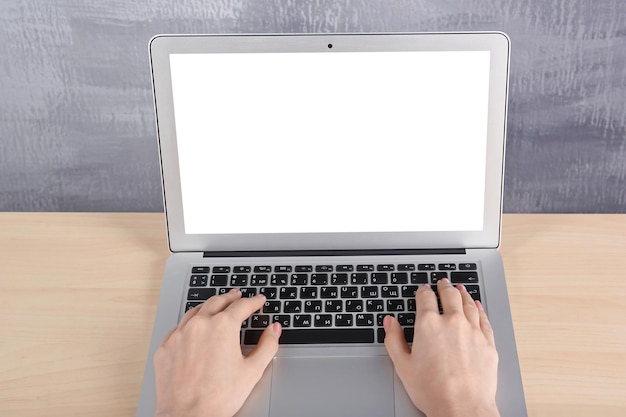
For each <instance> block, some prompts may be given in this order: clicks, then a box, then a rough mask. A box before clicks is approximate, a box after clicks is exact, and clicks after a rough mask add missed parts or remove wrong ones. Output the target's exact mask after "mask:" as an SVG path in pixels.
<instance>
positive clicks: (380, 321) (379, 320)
mask: <svg viewBox="0 0 626 417" xmlns="http://www.w3.org/2000/svg"><path fill="white" fill-rule="evenodd" d="M387 316H391V317H395V316H396V315H395V314H393V313H383V314H376V324H377V325H378V326H380V327H382V326H383V320H384V318H385V317H387Z"/></svg>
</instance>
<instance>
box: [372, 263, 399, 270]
mask: <svg viewBox="0 0 626 417" xmlns="http://www.w3.org/2000/svg"><path fill="white" fill-rule="evenodd" d="M376 270H377V271H395V270H396V267H395V266H394V265H391V264H384V265H376Z"/></svg>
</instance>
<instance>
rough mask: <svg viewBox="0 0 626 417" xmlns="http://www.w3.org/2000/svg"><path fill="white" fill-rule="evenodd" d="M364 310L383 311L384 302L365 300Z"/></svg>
mask: <svg viewBox="0 0 626 417" xmlns="http://www.w3.org/2000/svg"><path fill="white" fill-rule="evenodd" d="M365 311H369V312H374V311H385V303H384V301H383V300H367V301H366V302H365Z"/></svg>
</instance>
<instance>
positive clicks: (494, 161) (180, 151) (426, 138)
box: [137, 33, 527, 417]
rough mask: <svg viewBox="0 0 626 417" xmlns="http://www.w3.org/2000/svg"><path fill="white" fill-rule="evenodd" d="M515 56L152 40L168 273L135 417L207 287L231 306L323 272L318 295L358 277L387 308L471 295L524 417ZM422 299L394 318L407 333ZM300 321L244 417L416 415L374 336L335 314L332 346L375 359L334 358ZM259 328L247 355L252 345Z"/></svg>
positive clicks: (289, 41) (304, 42)
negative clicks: (444, 292) (433, 294)
mask: <svg viewBox="0 0 626 417" xmlns="http://www.w3.org/2000/svg"><path fill="white" fill-rule="evenodd" d="M509 49H510V44H509V39H508V37H507V36H506V35H505V34H503V33H436V34H427V33H410V34H409V33H402V34H325V35H159V36H156V37H154V38H153V39H152V40H151V41H150V58H151V65H152V76H153V86H154V95H155V107H156V114H157V127H158V138H159V150H160V157H161V167H162V179H163V188H164V201H165V210H166V217H167V232H168V241H169V246H170V250H171V252H172V254H171V256H170V258H169V259H168V262H167V266H166V269H165V274H164V278H163V286H162V289H161V296H160V299H159V305H158V310H157V315H156V320H155V325H154V330H153V333H152V339H151V343H150V351H149V355H148V360H147V365H146V370H145V375H144V380H143V386H142V390H141V397H140V400H139V405H138V409H137V416H140V417H148V416H153V415H154V410H155V386H154V368H153V355H154V352H155V350H156V349H157V348H158V346H159V345H160V343H161V341H162V339H163V337H164V336H165V335H166V333H167V332H168V331H169V330H170V329H172V328H173V327H174V326H175V325H176V324H177V322H178V321H179V320H180V319H181V318H182V316H183V315H184V313H185V311H186V309H188V308H189V307H190V306H192V305H195V304H196V303H198V302H200V301H201V300H202V298H203V297H204V298H206V291H213V290H209V289H207V288H208V287H210V286H211V285H212V284H213V283H215V284H216V285H218V286H217V287H216V288H215V291H217V292H219V291H220V288H221V287H219V285H222V287H224V285H226V286H231V285H232V284H233V282H232V281H230V280H231V279H234V277H233V275H234V274H233V273H234V271H235V270H239V271H240V272H242V271H243V272H249V274H242V275H246V279H248V276H252V275H253V274H254V272H255V270H254V268H255V267H259V266H260V267H261V268H262V269H260V270H259V271H261V272H263V271H267V272H268V273H267V274H266V275H267V276H268V277H272V278H271V279H274V277H275V276H277V274H275V273H276V271H279V270H280V271H283V272H285V271H289V273H288V274H287V279H295V278H292V277H295V276H296V275H295V274H293V275H292V274H291V273H292V272H294V270H293V268H301V271H302V270H304V271H305V272H307V270H306V268H310V269H309V270H308V272H309V274H308V275H307V276H306V277H305V278H304V279H305V280H311V281H313V280H315V279H317V278H319V277H318V276H316V277H314V278H311V277H312V275H311V274H315V273H316V272H320V274H319V276H323V275H325V276H326V277H325V278H324V279H325V280H326V279H335V278H336V277H338V276H339V275H340V274H341V273H340V272H339V271H340V270H342V271H346V275H348V277H349V278H348V279H350V280H352V279H353V278H352V277H358V276H357V275H352V274H357V273H358V271H360V272H361V274H362V276H364V277H366V279H367V280H371V281H368V284H370V287H372V288H373V287H376V288H375V292H378V291H380V292H385V291H389V290H390V289H391V288H394V285H393V284H395V283H398V284H399V285H397V286H396V287H397V288H396V291H399V290H400V289H401V291H402V292H403V293H404V292H406V291H409V290H410V289H411V288H415V287H410V286H409V285H410V284H414V283H416V282H418V281H417V280H419V279H421V278H420V277H426V278H425V279H427V280H428V282H431V283H432V282H434V281H435V280H436V277H439V276H441V275H437V274H445V275H446V276H448V275H447V274H448V273H450V274H451V275H452V277H466V278H468V279H470V280H472V282H474V283H475V284H476V289H475V294H474V295H475V297H477V298H480V299H481V301H482V303H483V305H484V307H485V310H486V311H487V313H488V315H489V318H490V321H491V324H492V326H493V329H494V333H495V337H496V343H497V348H498V352H499V356H500V364H499V371H498V372H499V374H498V393H497V402H498V407H499V409H500V412H501V414H502V415H503V416H526V415H527V414H526V406H525V402H524V395H523V390H522V382H521V376H520V370H519V363H518V357H517V351H516V346H515V340H514V334H513V326H512V322H511V314H510V307H509V300H508V294H507V289H506V283H505V277H504V270H503V265H502V260H501V256H500V254H499V252H498V247H499V243H500V225H501V212H502V187H503V168H504V143H505V134H506V106H507V82H508V68H509ZM350 268H352V270H350ZM357 268H358V270H357ZM369 268H372V270H370V269H369ZM468 268H469V269H470V271H469V272H467V269H468ZM363 269H365V270H363ZM198 271H199V272H198ZM324 271H325V272H324ZM400 271H403V272H400ZM204 272H206V273H204ZM216 272H219V273H216ZM374 274H379V275H376V276H374ZM304 275H306V273H305V274H302V276H304ZM203 276H204V277H203ZM218 276H219V277H221V278H223V279H224V280H226V281H224V282H226V284H224V283H222V284H217V280H218V278H219V277H218ZM260 276H262V274H259V277H260ZM216 277H218V278H216ZM379 277H383V278H384V279H385V281H380V282H377V285H372V283H373V282H374V279H375V278H376V279H378V278H379ZM388 277H390V279H391V281H387V279H388ZM408 277H410V281H409V282H407V281H406V280H407V279H409V278H408ZM414 278H415V281H413V279H414ZM255 279H256V277H255ZM266 279H267V277H266ZM459 279H460V278H459ZM214 280H215V282H214ZM393 280H397V282H394V281H393ZM402 280H404V281H402ZM473 280H476V281H473ZM307 282H309V281H307ZM453 282H454V279H453ZM459 282H461V281H459ZM351 283H352V282H350V283H348V284H351ZM289 284H293V281H292V282H290V283H289ZM289 284H288V285H289ZM323 284H326V285H330V284H331V283H330V282H327V281H324V283H323ZM378 284H380V285H378ZM246 285H251V284H250V283H249V282H248V281H246ZM260 285H261V286H263V285H265V286H268V285H269V284H268V283H267V281H262V284H260ZM383 286H384V288H383ZM205 287H206V288H205ZM320 289H321V287H320ZM336 289H337V290H339V289H341V290H339V291H343V287H341V285H338V286H337V287H336ZM199 290H201V291H199ZM256 290H257V289H254V288H253V289H252V291H256ZM405 290H406V291H405ZM312 291H314V293H315V294H316V295H315V299H316V300H319V301H320V305H321V303H322V302H325V301H326V300H324V299H323V298H321V296H320V295H319V294H318V292H317V291H318V290H317V289H313V290H312ZM361 291H362V289H361ZM203 294H205V295H204V296H203ZM361 294H362V293H361ZM334 295H335V297H336V298H338V299H340V300H341V298H342V296H343V292H342V294H341V295H337V294H334ZM353 295H354V294H353ZM387 295H389V294H388V293H387ZM398 296H399V295H398ZM194 297H195V298H194ZM409 298H410V297H408V296H407V298H406V300H405V301H402V302H401V303H400V304H401V306H402V307H398V310H394V313H397V315H398V317H399V316H400V315H403V317H404V319H406V317H408V316H410V313H409V305H410V302H409V301H408V299H409ZM356 299H357V300H361V301H365V302H366V304H362V303H361V302H360V301H355V302H354V303H352V302H350V303H348V301H347V300H346V301H341V302H340V304H341V306H342V307H346V306H347V305H348V304H350V306H356V305H357V303H358V305H359V306H365V305H367V306H368V307H369V303H367V300H362V299H361V297H359V296H358V294H357V297H356ZM275 300H277V301H279V303H278V304H285V301H284V300H282V298H281V297H279V296H275ZM268 301H269V300H268ZM298 301H301V300H299V298H298V299H297V301H296V303H297V302H298ZM309 301H310V300H309ZM387 303H388V301H386V300H383V301H382V302H381V304H383V305H387ZM309 304H310V303H309ZM305 305H308V304H306V303H305ZM389 305H391V304H389ZM393 305H394V306H397V304H393ZM360 308H362V307H360ZM394 308H395V307H394ZM368 311H369V310H368ZM318 312H320V313H326V311H320V310H318ZM365 312H366V311H365V310H363V313H365ZM291 313H292V314H291V316H289V317H287V319H288V321H287V324H290V325H288V326H284V330H283V337H282V338H283V339H284V338H285V332H287V336H286V340H288V341H289V340H291V341H292V342H293V344H292V343H289V344H282V345H281V347H280V349H279V351H278V353H277V355H276V357H275V358H274V360H273V362H272V363H271V364H270V366H269V367H268V368H267V370H266V372H265V374H264V376H263V378H262V380H261V381H260V382H259V384H258V385H257V386H256V388H255V389H254V391H253V392H252V395H251V396H250V397H249V399H248V401H247V402H246V404H245V405H244V407H243V408H242V410H241V411H240V412H239V414H238V415H239V416H245V417H248V416H250V417H252V416H268V415H269V416H272V417H286V416H322V415H323V416H342V417H343V416H359V417H362V416H421V415H422V414H421V413H420V412H419V411H418V410H417V409H416V408H415V407H414V406H413V404H412V403H411V402H410V400H409V398H408V396H407V394H406V392H405V391H404V388H403V387H402V385H401V383H400V381H399V379H398V378H397V376H395V374H394V371H393V367H392V364H391V361H390V359H389V357H388V356H387V353H386V351H385V348H384V345H383V344H382V343H380V341H381V340H380V337H381V330H382V328H381V326H380V325H379V324H377V323H375V322H376V319H374V320H373V321H374V323H373V324H372V326H370V327H371V331H370V330H369V328H370V327H363V328H361V327H359V326H357V324H356V321H357V320H361V322H360V325H363V323H362V319H363V318H364V317H365V316H363V315H358V311H356V312H353V313H350V314H348V315H349V316H350V318H351V320H350V321H349V322H348V323H342V326H338V323H339V318H338V317H337V314H340V313H345V311H342V312H339V313H332V314H329V315H328V316H331V317H332V320H330V321H328V322H327V323H326V325H327V326H329V327H328V328H327V329H326V330H333V331H334V330H337V331H343V330H342V329H344V330H345V329H349V330H350V331H354V334H355V335H358V337H357V339H358V338H360V337H365V339H363V340H361V339H359V340H357V341H354V340H353V341H352V342H351V343H335V340H334V339H333V340H329V339H328V338H334V337H335V336H334V335H335V334H339V333H337V332H334V333H333V331H331V332H326V330H324V331H320V332H318V333H313V334H316V335H322V336H323V337H322V336H319V337H321V339H317V338H316V337H317V336H314V337H312V339H310V340H309V342H310V343H305V342H302V340H301V339H300V338H301V337H303V336H302V335H303V334H302V332H300V330H302V329H300V328H298V329H296V328H295V320H296V318H295V315H294V314H293V311H292V312H291ZM298 313H299V314H303V313H305V312H304V311H300V310H298V311H297V312H296V314H298ZM373 316H374V314H372V316H370V317H373ZM302 317H303V316H302V315H299V316H298V320H301V319H302ZM320 317H321V315H316V314H315V313H314V314H311V315H310V321H315V323H316V325H317V321H316V319H318V318H320ZM344 317H345V316H341V318H342V319H343V318H344ZM267 318H268V319H269V320H272V317H271V314H268V315H267ZM290 320H293V322H291V321H290ZM320 324H321V323H320ZM370 324H371V323H370ZM409 324H410V323H409ZM300 325H303V322H302V321H300V322H299V326H300ZM304 325H305V326H307V325H308V326H310V327H311V328H313V327H314V326H313V324H312V323H309V321H305V322H304ZM247 326H248V327H245V328H242V348H243V350H244V352H246V351H249V350H250V349H251V347H252V346H251V345H250V344H248V343H247V342H250V340H253V339H254V334H255V332H257V331H258V329H252V328H251V327H250V324H249V323H248V324H247ZM340 327H341V328H340ZM365 329H368V330H365ZM304 330H306V329H304ZM290 331H293V333H289V332H290ZM248 332H249V335H248V336H250V340H248V339H246V338H247V337H248V336H246V334H248ZM290 338H291V339H290ZM305 338H306V337H305ZM340 338H341V337H340ZM296 339H297V342H294V340H296ZM366 339H367V340H366ZM311 340H312V341H313V342H311ZM355 340H356V339H355ZM246 341H247V342H246Z"/></svg>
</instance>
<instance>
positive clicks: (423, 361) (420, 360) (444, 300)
mask: <svg viewBox="0 0 626 417" xmlns="http://www.w3.org/2000/svg"><path fill="white" fill-rule="evenodd" d="M437 290H438V292H439V297H440V298H441V305H442V308H443V314H441V315H440V314H439V309H438V306H437V298H436V296H435V293H434V292H433V291H432V289H431V288H430V285H422V286H421V287H420V288H419V289H418V290H417V292H416V294H415V308H416V312H415V334H414V337H413V346H412V348H409V346H408V345H407V343H406V341H405V339H404V334H403V331H402V328H401V327H400V324H399V323H398V321H397V320H396V319H395V318H393V317H391V316H387V317H385V319H384V321H383V326H384V328H385V347H386V348H387V351H388V352H389V356H390V357H391V360H392V361H393V364H394V367H395V369H396V373H397V374H398V377H400V380H401V381H402V384H403V385H404V387H405V389H406V391H407V393H408V394H409V397H410V398H411V401H413V404H415V406H416V407H417V408H419V409H420V410H421V411H422V412H424V413H425V414H426V415H427V416H428V417H441V416H446V417H453V416H464V417H472V416H481V417H487V416H499V412H498V408H497V406H496V388H497V376H498V353H497V352H496V346H495V341H494V337H493V331H492V329H491V325H490V324H489V320H488V319H487V315H486V314H485V311H484V310H483V308H482V305H481V304H480V302H478V301H477V302H474V300H473V299H472V297H471V296H470V295H469V293H468V292H467V290H466V289H465V287H463V286H462V285H459V286H458V287H457V288H454V287H453V286H452V285H451V284H450V281H448V280H447V279H443V280H440V281H439V282H438V283H437Z"/></svg>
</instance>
